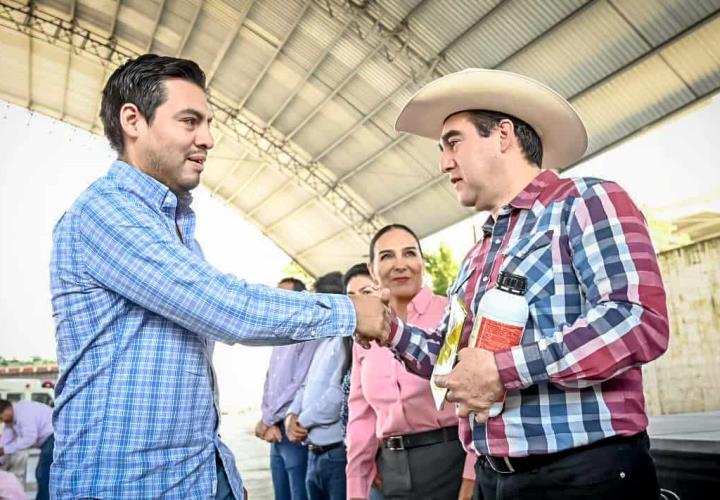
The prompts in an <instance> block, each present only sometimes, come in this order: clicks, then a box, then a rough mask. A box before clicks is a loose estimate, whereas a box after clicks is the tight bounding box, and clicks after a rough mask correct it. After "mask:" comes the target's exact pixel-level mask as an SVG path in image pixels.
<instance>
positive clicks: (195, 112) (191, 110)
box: [175, 108, 213, 122]
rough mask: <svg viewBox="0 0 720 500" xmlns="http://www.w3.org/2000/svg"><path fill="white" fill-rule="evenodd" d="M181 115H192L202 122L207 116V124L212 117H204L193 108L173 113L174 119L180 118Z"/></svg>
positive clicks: (203, 114)
mask: <svg viewBox="0 0 720 500" xmlns="http://www.w3.org/2000/svg"><path fill="white" fill-rule="evenodd" d="M181 115H193V116H195V118H197V119H198V120H202V119H203V118H205V117H206V116H207V121H209V122H211V121H212V119H213V117H212V115H209V116H208V115H205V113H202V112H200V111H198V110H197V109H195V108H184V109H181V110H180V111H178V112H177V113H175V116H176V117H178V116H181Z"/></svg>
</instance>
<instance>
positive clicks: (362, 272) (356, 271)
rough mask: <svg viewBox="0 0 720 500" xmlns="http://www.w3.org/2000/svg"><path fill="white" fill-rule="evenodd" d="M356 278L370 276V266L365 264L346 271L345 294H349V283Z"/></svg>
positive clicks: (344, 278)
mask: <svg viewBox="0 0 720 500" xmlns="http://www.w3.org/2000/svg"><path fill="white" fill-rule="evenodd" d="M355 276H370V270H369V269H368V266H367V264H366V263H365V262H361V263H360V264H355V265H354V266H352V267H351V268H350V269H348V270H347V271H345V274H344V275H343V290H344V291H345V293H347V287H348V283H350V280H351V279H353V278H354V277H355Z"/></svg>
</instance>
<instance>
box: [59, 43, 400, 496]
mask: <svg viewBox="0 0 720 500" xmlns="http://www.w3.org/2000/svg"><path fill="white" fill-rule="evenodd" d="M204 86H205V76H204V74H203V72H202V70H201V69H200V68H199V67H198V66H197V64H195V63H194V62H192V61H187V60H181V59H175V58H171V57H160V56H156V55H145V56H142V57H139V58H137V59H135V60H130V61H128V62H127V63H125V64H124V65H122V66H121V67H119V68H118V69H117V70H116V71H115V72H114V73H113V75H112V76H111V77H110V79H109V81H108V82H107V85H106V87H105V89H104V90H103V98H102V107H101V116H102V120H103V125H104V127H105V133H106V135H107V137H108V139H109V140H110V142H111V143H112V146H113V148H114V149H115V150H117V152H118V160H117V161H115V162H114V163H113V164H112V166H111V167H110V170H109V172H108V173H107V175H105V176H104V177H102V178H100V179H99V180H97V181H96V182H95V183H93V184H92V185H91V186H90V187H89V188H88V189H87V190H86V191H85V192H83V193H82V194H81V195H80V197H79V198H78V199H77V200H76V202H75V203H74V204H73V205H72V207H71V208H70V209H69V210H68V211H67V212H66V213H65V214H64V215H63V217H62V218H61V219H60V221H59V222H58V224H57V226H56V228H55V231H54V234H53V243H54V247H53V253H52V261H51V266H50V267H51V269H50V271H51V288H52V304H53V310H54V316H55V321H56V325H57V332H56V337H57V349H58V362H59V364H60V378H59V380H58V384H57V388H56V391H57V394H56V395H57V399H56V406H55V413H54V423H55V436H56V445H55V457H54V463H53V465H52V470H51V486H50V487H51V497H52V498H62V499H65V498H102V499H123V500H124V499H136V498H137V499H139V498H158V497H162V498H183V499H186V498H217V499H228V498H235V499H243V498H244V497H245V493H244V488H243V486H242V480H241V479H240V475H239V474H238V472H237V469H236V467H235V462H234V459H233V456H232V453H231V452H230V450H229V449H228V448H227V447H226V446H225V445H224V444H223V443H222V442H221V441H220V438H219V435H218V426H219V411H218V393H217V384H216V377H215V374H214V371H213V366H212V353H213V345H214V343H215V342H216V341H221V342H225V343H227V344H233V343H243V344H246V345H280V344H287V343H291V342H297V341H304V340H311V339H319V338H324V337H332V336H338V335H341V336H348V335H352V334H353V332H355V331H356V330H357V332H358V334H360V333H362V332H363V328H364V327H363V326H362V325H367V328H368V330H367V331H370V330H372V329H375V330H377V331H379V330H380V329H382V328H385V326H383V323H386V322H387V318H384V319H377V320H375V319H369V318H368V317H367V315H366V316H363V313H362V311H360V312H358V315H357V317H358V319H357V320H356V313H355V311H354V310H353V305H352V302H351V301H350V300H349V299H348V298H347V297H346V296H342V295H324V294H310V293H293V292H288V291H284V290H280V289H275V288H270V287H266V286H259V285H252V284H249V283H246V282H244V281H242V280H240V279H237V278H235V277H234V276H231V275H226V274H222V273H220V272H218V271H217V270H215V269H214V268H213V267H211V266H210V265H209V264H208V263H207V262H206V261H205V259H204V258H203V255H202V251H201V250H200V246H199V245H198V242H197V241H196V240H195V236H194V232H195V215H194V213H193V211H192V209H191V208H190V202H191V200H192V198H191V196H190V194H189V192H190V190H192V189H193V188H195V187H196V186H197V185H198V183H199V181H200V174H201V172H202V170H203V166H204V163H205V160H206V157H207V153H208V150H210V149H211V148H212V146H213V139H212V136H211V133H210V122H211V120H212V116H211V111H210V108H209V106H208V103H207V100H206V97H205V91H204ZM363 300H364V301H365V302H364V303H365V304H366V305H368V304H370V302H372V301H373V300H374V301H375V302H379V301H378V299H377V298H368V297H365V296H363V297H360V298H358V299H356V300H355V301H356V302H357V303H358V304H360V305H361V306H362V304H361V303H362V302H363ZM365 319H368V321H365ZM373 321H374V323H373Z"/></svg>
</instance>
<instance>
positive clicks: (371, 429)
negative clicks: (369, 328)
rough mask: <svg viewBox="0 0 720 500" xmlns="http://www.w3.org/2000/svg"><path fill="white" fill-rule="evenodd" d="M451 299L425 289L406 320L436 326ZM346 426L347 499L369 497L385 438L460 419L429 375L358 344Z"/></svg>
mask: <svg viewBox="0 0 720 500" xmlns="http://www.w3.org/2000/svg"><path fill="white" fill-rule="evenodd" d="M446 304H447V298H445V297H440V296H438V295H433V294H432V292H431V291H430V290H429V289H427V288H423V289H422V290H420V292H419V293H418V294H417V295H416V296H415V298H414V299H413V300H412V301H411V302H410V304H408V311H407V316H408V317H407V322H408V323H410V324H412V325H416V326H419V327H421V328H434V327H435V326H436V325H437V323H438V322H439V321H440V320H441V319H442V316H443V313H444V311H445V305H446ZM348 406H349V411H350V415H349V419H348V428H347V446H348V452H347V457H348V465H347V495H348V498H367V496H368V494H369V492H370V487H371V485H372V481H373V479H374V478H375V475H376V474H377V469H376V465H375V456H376V455H377V451H378V448H379V447H380V446H381V444H382V439H383V438H386V437H390V436H401V435H404V434H415V433H418V432H425V431H431V430H435V429H440V428H442V427H449V426H453V425H457V424H458V419H457V417H456V416H455V408H454V405H446V406H445V408H444V409H443V410H442V411H440V412H438V411H437V410H436V409H435V403H434V401H433V398H432V394H431V392H430V382H429V381H428V380H427V379H424V378H421V377H418V376H417V375H414V374H413V373H410V372H409V371H407V369H406V368H405V365H403V364H402V363H401V362H400V361H398V360H397V359H395V357H394V356H393V353H392V351H390V349H387V348H384V347H378V346H377V345H376V344H372V347H371V348H370V349H368V350H366V349H362V348H360V347H358V346H357V345H354V346H353V362H352V378H351V384H350V398H349V403H348ZM475 460H476V457H475V454H474V452H472V451H471V452H469V453H468V456H467V459H466V460H465V469H464V471H463V477H464V478H467V479H475V469H474V466H475Z"/></svg>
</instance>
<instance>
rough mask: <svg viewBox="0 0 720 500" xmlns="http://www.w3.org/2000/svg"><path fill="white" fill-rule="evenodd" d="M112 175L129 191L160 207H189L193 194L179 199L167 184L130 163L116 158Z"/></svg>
mask: <svg viewBox="0 0 720 500" xmlns="http://www.w3.org/2000/svg"><path fill="white" fill-rule="evenodd" d="M110 176H111V177H114V178H115V179H116V180H117V181H118V183H119V184H120V185H121V186H122V187H124V188H125V189H127V190H128V191H130V192H132V193H135V194H137V195H138V196H139V197H140V198H141V199H143V200H145V201H147V202H149V203H150V204H151V205H152V206H155V207H158V208H160V209H174V208H176V207H189V206H190V203H192V196H190V195H189V194H188V196H187V199H185V198H183V199H182V200H178V198H177V196H175V193H173V192H172V191H170V188H168V187H167V186H166V185H165V184H163V183H162V182H160V181H158V180H157V179H155V178H153V177H151V176H149V175H147V174H146V173H144V172H142V171H140V169H138V168H136V167H133V166H132V165H130V164H129V163H126V162H124V161H121V160H115V161H114V162H113V164H112V166H111V167H110Z"/></svg>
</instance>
